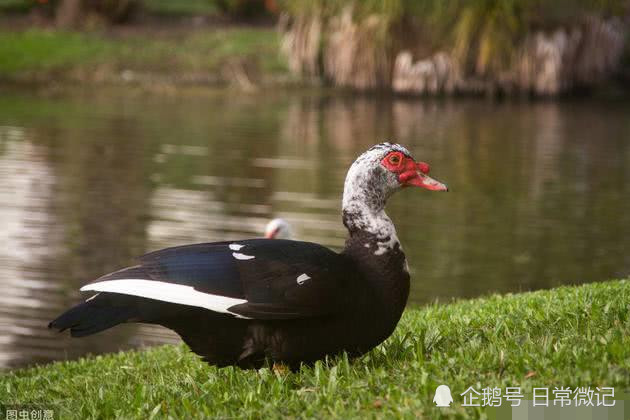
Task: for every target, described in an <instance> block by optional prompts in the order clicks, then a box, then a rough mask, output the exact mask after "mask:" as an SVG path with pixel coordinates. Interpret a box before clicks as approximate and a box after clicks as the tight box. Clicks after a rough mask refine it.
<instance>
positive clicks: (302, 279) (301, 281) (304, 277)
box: [297, 273, 311, 284]
mask: <svg viewBox="0 0 630 420" xmlns="http://www.w3.org/2000/svg"><path fill="white" fill-rule="evenodd" d="M310 278H311V276H309V275H308V274H306V273H303V274H300V275H299V276H298V278H297V284H304V282H305V281H306V280H309V279H310Z"/></svg>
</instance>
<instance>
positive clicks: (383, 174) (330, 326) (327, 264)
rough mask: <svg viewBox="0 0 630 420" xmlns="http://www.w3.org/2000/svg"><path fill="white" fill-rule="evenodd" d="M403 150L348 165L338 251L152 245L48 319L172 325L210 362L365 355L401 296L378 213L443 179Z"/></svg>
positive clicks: (395, 255) (87, 330)
mask: <svg viewBox="0 0 630 420" xmlns="http://www.w3.org/2000/svg"><path fill="white" fill-rule="evenodd" d="M428 172H429V165H427V164H426V163H423V162H416V161H415V160H414V159H413V158H412V157H411V154H410V153H409V151H408V150H407V149H405V148H404V147H402V146H400V145H398V144H390V143H381V144H378V145H375V146H373V147H372V148H370V149H369V150H368V151H366V152H365V153H363V154H362V155H361V156H359V158H358V159H357V160H356V161H355V162H354V163H353V164H352V166H351V167H350V169H349V171H348V174H347V177H346V181H345V185H344V193H343V223H344V225H345V226H346V228H347V229H348V231H349V234H350V235H349V238H348V240H347V241H346V246H345V248H344V250H343V251H342V252H341V253H339V254H338V253H336V252H333V251H331V250H329V249H328V248H325V247H323V246H321V245H317V244H314V243H310V242H300V241H291V240H283V239H273V240H270V239H249V240H241V241H231V242H215V243H202V244H194V245H184V246H178V247H174V248H167V249H163V250H160V251H155V252H151V253H149V254H146V255H144V256H142V257H140V259H139V264H138V265H135V266H133V267H128V268H124V269H122V270H119V271H116V272H114V273H110V274H107V275H105V276H103V277H100V278H98V279H97V280H95V281H94V282H92V283H90V284H88V285H86V286H83V287H82V288H81V291H92V292H97V293H96V294H95V295H93V296H92V297H90V298H89V299H87V300H86V301H85V302H83V303H81V304H79V305H77V306H75V307H74V308H72V309H70V310H68V311H67V312H65V313H64V314H62V315H61V316H60V317H59V318H57V319H55V320H54V321H52V322H51V323H50V325H49V327H51V328H55V329H58V330H59V331H63V330H65V329H68V328H69V329H70V332H71V335H72V336H74V337H82V336H86V335H90V334H94V333H97V332H99V331H102V330H105V329H107V328H110V327H113V326H115V325H117V324H119V323H122V322H145V323H154V324H160V325H163V326H165V327H168V328H171V329H173V330H174V331H175V332H177V333H178V334H179V335H180V336H181V337H182V339H183V340H184V341H185V342H186V343H187V344H188V345H189V347H190V348H191V349H192V351H194V352H195V353H197V354H199V355H200V356H201V357H202V358H203V359H204V360H205V361H207V362H208V363H210V364H214V365H218V366H228V365H236V366H240V367H242V368H259V367H260V366H262V365H263V364H264V363H265V360H271V361H273V362H280V363H282V364H285V365H288V366H289V367H290V368H292V369H296V368H299V365H300V364H301V363H312V362H314V361H316V360H318V359H321V358H323V357H325V356H327V355H334V354H338V353H340V352H343V351H345V352H347V353H348V354H349V355H350V356H351V357H353V356H358V355H361V354H363V353H365V352H367V351H369V350H370V349H372V348H373V347H375V346H377V345H378V344H379V343H381V342H382V341H384V340H385V339H386V338H387V337H389V335H390V334H391V333H392V332H393V331H394V328H395V327H396V325H397V323H398V321H399V319H400V317H401V315H402V313H403V310H404V308H405V305H406V303H407V297H408V294H409V273H408V270H407V262H406V260H405V255H404V254H403V251H402V248H401V246H400V243H399V242H398V238H397V236H396V230H395V228H394V225H393V223H392V221H391V220H390V218H389V217H388V216H387V215H386V214H385V203H386V201H387V199H388V198H389V197H390V196H391V195H392V193H394V192H396V191H398V190H400V189H401V188H403V187H407V186H416V187H422V188H426V189H428V190H433V191H447V187H446V186H445V185H444V184H442V183H440V182H438V181H436V180H434V179H432V178H430V177H429V176H428V175H427V173H428Z"/></svg>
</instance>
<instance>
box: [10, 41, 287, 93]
mask: <svg viewBox="0 0 630 420" xmlns="http://www.w3.org/2000/svg"><path fill="white" fill-rule="evenodd" d="M278 42H279V41H278V34H277V33H276V31H275V30H274V29H272V28H225V29H216V30H205V31H191V32H189V33H186V34H184V35H177V36H163V35H162V36H152V35H151V34H144V35H141V34H138V35H132V36H126V37H117V38H114V37H108V36H105V35H100V34H97V33H77V32H61V31H45V30H38V29H32V30H27V31H20V32H6V31H2V30H0V80H9V81H11V80H26V81H28V80H32V79H36V80H57V81H64V80H67V79H76V78H80V79H87V80H93V79H98V78H103V77H104V76H105V77H106V78H107V76H111V77H110V78H112V77H115V76H117V75H119V74H120V72H121V71H123V70H131V71H137V72H148V73H152V74H153V73H158V74H160V73H162V74H166V75H174V76H185V75H187V74H207V75H214V76H216V77H217V78H219V79H220V78H221V77H222V76H221V75H222V69H223V68H224V66H225V65H226V64H227V63H229V62H232V61H234V60H236V61H238V62H242V63H248V64H247V65H248V66H250V67H252V68H253V69H254V71H255V72H258V73H261V74H264V75H273V74H281V73H285V72H286V66H285V63H284V61H283V60H282V59H281V57H280V55H279V54H278Z"/></svg>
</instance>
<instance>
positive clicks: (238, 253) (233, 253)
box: [232, 252, 256, 260]
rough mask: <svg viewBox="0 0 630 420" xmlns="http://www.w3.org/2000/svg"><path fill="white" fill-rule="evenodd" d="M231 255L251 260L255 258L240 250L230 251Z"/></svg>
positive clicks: (239, 258)
mask: <svg viewBox="0 0 630 420" xmlns="http://www.w3.org/2000/svg"><path fill="white" fill-rule="evenodd" d="M232 256H233V257H234V258H236V259H237V260H251V259H252V258H256V257H254V256H253V255H245V254H241V253H240V252H232Z"/></svg>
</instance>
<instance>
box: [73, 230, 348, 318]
mask: <svg viewBox="0 0 630 420" xmlns="http://www.w3.org/2000/svg"><path fill="white" fill-rule="evenodd" d="M352 278H353V269H352V264H351V262H349V261H348V260H347V259H346V258H345V257H344V256H343V255H340V254H337V253H335V252H333V251H331V250H329V249H327V248H325V247H323V246H321V245H317V244H314V243H310V242H300V241H289V240H277V239H275V240H268V239H250V240H243V241H232V242H215V243H204V244H194V245H185V246H180V247H174V248H167V249H163V250H160V251H156V252H152V253H149V254H146V255H144V256H142V257H141V258H140V264H139V265H137V266H134V267H129V268H126V269H123V270H120V271H117V272H114V273H111V274H108V275H105V276H103V277H101V278H99V279H97V280H96V281H94V282H93V283H91V284H88V285H87V286H84V287H83V288H82V289H81V290H82V291H95V292H105V293H117V294H123V295H131V296H137V297H141V298H145V299H151V300H157V301H163V302H169V303H171V304H178V305H186V306H193V307H200V308H205V309H207V310H210V311H213V312H217V313H221V314H225V315H228V316H232V317H234V316H235V317H239V318H252V319H261V320H271V319H296V318H305V317H315V316H322V315H327V314H333V313H335V312H337V311H339V310H341V309H342V308H343V307H344V306H346V305H347V303H348V300H349V299H351V293H350V290H349V289H350V287H349V286H350V282H351V280H352Z"/></svg>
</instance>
